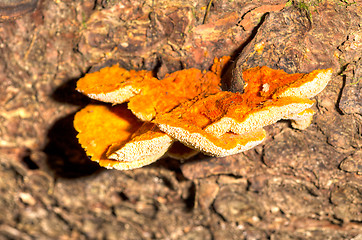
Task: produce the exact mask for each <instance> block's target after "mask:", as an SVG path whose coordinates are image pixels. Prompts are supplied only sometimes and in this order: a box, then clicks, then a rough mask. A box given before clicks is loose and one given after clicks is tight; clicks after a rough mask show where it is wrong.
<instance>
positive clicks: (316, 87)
mask: <svg viewBox="0 0 362 240" xmlns="http://www.w3.org/2000/svg"><path fill="white" fill-rule="evenodd" d="M228 61H229V57H222V58H220V59H215V60H214V65H213V66H212V67H211V70H210V71H200V70H198V69H194V68H192V69H186V70H181V71H177V72H174V73H172V74H169V75H167V76H166V77H165V78H164V79H161V80H158V79H157V78H155V77H153V76H152V73H151V72H149V71H134V70H130V71H127V70H125V69H123V68H120V67H119V66H118V65H115V66H112V67H106V68H103V69H101V70H100V71H98V72H94V73H89V74H87V75H86V76H85V77H83V78H81V79H80V80H79V81H78V83H77V90H78V91H80V92H82V93H84V94H85V95H87V96H88V97H90V98H93V99H96V100H99V101H103V102H108V103H112V104H113V105H114V106H112V107H111V106H104V105H95V104H90V105H88V106H87V107H85V108H84V109H82V110H80V111H79V112H78V113H77V114H76V115H75V119H74V126H75V129H76V130H77V131H78V132H79V134H78V136H77V137H78V139H79V143H80V144H81V145H82V147H83V148H84V149H85V151H86V153H87V155H88V156H90V158H91V160H93V161H97V162H99V164H100V165H101V166H103V167H106V168H115V169H120V170H124V169H133V168H138V167H142V166H145V165H148V164H150V163H152V162H154V161H156V160H158V159H159V158H161V157H162V156H170V157H174V158H178V159H187V158H188V157H191V156H193V155H195V154H196V153H197V152H199V151H201V152H203V153H205V154H208V155H212V156H227V155H231V154H236V153H240V152H243V151H246V150H248V149H251V148H253V147H254V146H256V145H258V144H260V143H261V142H262V141H263V140H264V139H265V137H266V132H265V130H264V129H263V127H264V126H267V125H270V124H273V123H275V122H277V121H278V120H280V119H290V120H291V121H292V126H293V127H295V128H298V129H305V128H307V127H308V126H309V124H310V123H311V121H312V117H313V114H314V113H315V112H314V111H313V110H312V109H311V107H312V106H313V104H314V101H313V100H310V98H312V97H314V96H315V95H317V94H318V93H319V92H321V91H322V90H323V89H324V88H325V86H326V85H327V84H328V82H329V81H330V79H331V76H332V70H331V69H325V70H315V71H313V72H311V73H308V74H303V73H296V74H287V73H285V72H284V71H282V70H274V69H271V68H268V67H265V66H264V67H255V68H251V69H248V70H245V71H244V72H243V79H244V81H245V88H244V92H243V93H239V92H237V93H233V92H229V91H222V90H221V88H220V85H221V83H220V82H221V72H222V69H223V67H224V66H225V65H226V63H227V62H228ZM125 102H128V104H127V106H126V105H125V104H124V103H125ZM127 108H128V109H127Z"/></svg>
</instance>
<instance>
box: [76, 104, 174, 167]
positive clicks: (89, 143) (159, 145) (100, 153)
mask: <svg viewBox="0 0 362 240" xmlns="http://www.w3.org/2000/svg"><path fill="white" fill-rule="evenodd" d="M151 125H152V126H151ZM74 127H75V129H76V130H77V131H78V132H79V134H78V136H77V137H78V140H79V143H80V144H81V146H82V147H83V148H84V149H85V151H86V153H87V155H88V156H90V158H91V160H93V161H96V162H98V163H99V165H100V166H102V167H106V168H115V169H119V170H126V169H133V168H139V167H142V166H144V165H148V164H150V163H152V162H154V161H156V160H157V159H159V158H160V157H161V156H162V155H164V154H165V152H166V151H167V149H168V147H169V146H170V145H171V143H172V142H173V140H172V139H171V138H170V137H169V136H168V135H166V134H165V133H162V132H161V131H159V130H158V128H157V127H156V126H155V125H154V124H152V123H149V124H148V125H147V124H143V125H142V122H140V121H139V120H138V119H137V118H136V117H135V116H134V115H133V114H132V113H131V112H130V111H129V110H128V109H127V108H126V107H125V106H124V105H118V106H114V107H109V106H104V105H88V106H87V107H85V108H84V109H82V110H81V111H79V112H78V113H77V114H76V115H75V118H74ZM146 129H147V130H146ZM135 135H136V136H135ZM119 149H120V150H122V151H120V152H117V151H118V150H119ZM122 153H126V155H125V156H123V158H122V157H121V156H119V155H122ZM132 157H133V158H132Z"/></svg>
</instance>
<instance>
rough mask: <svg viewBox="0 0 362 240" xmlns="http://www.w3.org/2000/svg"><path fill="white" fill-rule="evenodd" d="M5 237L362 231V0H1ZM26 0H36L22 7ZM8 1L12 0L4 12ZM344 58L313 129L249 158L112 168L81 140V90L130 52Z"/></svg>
mask: <svg viewBox="0 0 362 240" xmlns="http://www.w3.org/2000/svg"><path fill="white" fill-rule="evenodd" d="M0 2H1V3H0V6H1V7H2V8H3V9H2V10H1V11H0V15H1V17H0V20H1V22H0V92H1V94H0V122H1V124H0V239H1V240H2V239H206V240H207V239H215V240H217V239H220V240H222V239H355V240H357V239H362V234H361V232H362V180H361V174H362V168H361V166H362V150H361V144H362V137H361V132H362V117H361V115H362V93H361V91H362V90H361V89H362V80H361V79H362V58H361V56H362V30H361V29H362V14H361V13H362V7H361V5H362V4H361V2H359V1H346V0H344V1H337V0H329V1H305V2H303V1H282V0H273V1H242V0H236V1H221V0H214V1H212V4H211V7H210V11H209V12H208V14H207V18H206V19H204V16H205V13H206V11H207V5H208V4H209V1H202V0H201V1H181V0H176V1H169V0H152V1H151V0H146V1H138V0H137V1H131V0H129V1H117V0H114V1H94V0H83V1H56V0H54V1H52V0H40V1H38V2H37V5H36V8H35V9H34V6H35V5H34V4H35V3H36V1H34V0H28V1H26V0H23V1H22V0H19V1H15V2H16V4H15V5H14V6H12V5H11V3H10V2H11V1H6V0H3V1H0ZM23 3H24V4H25V5H24V4H23ZM4 7H7V8H4ZM223 55H231V56H232V58H233V64H232V65H231V66H230V71H228V72H227V73H228V74H226V76H228V77H229V78H228V79H227V78H225V83H224V85H225V86H224V87H225V88H226V89H228V90H233V91H237V90H238V89H240V86H242V78H241V72H242V70H243V69H246V68H249V67H254V66H262V65H267V66H269V67H273V68H281V69H284V70H285V71H287V72H289V73H294V72H309V71H312V70H314V69H318V68H333V71H334V75H333V79H332V81H331V82H330V84H329V85H328V86H327V88H326V89H325V90H324V91H323V92H322V93H321V94H319V95H318V96H317V97H316V100H317V103H316V106H315V110H316V111H317V114H316V116H315V118H314V120H313V123H312V125H311V126H310V127H309V128H308V129H306V130H304V131H299V130H294V129H292V128H290V126H289V123H288V122H285V121H281V122H278V123H277V124H274V125H272V126H269V127H268V128H267V132H268V138H267V140H266V141H265V142H264V143H263V144H262V145H260V146H258V147H256V148H255V149H252V150H250V151H247V152H245V153H243V154H238V155H234V156H229V157H224V158H212V157H207V156H204V155H202V154H199V155H197V156H195V157H193V158H192V159H191V160H188V161H183V162H179V161H176V160H172V159H169V158H165V159H162V160H160V161H158V162H156V163H155V164H152V165H151V166H148V167H144V168H142V169H137V170H134V171H124V172H122V171H115V170H105V169H101V168H99V167H98V166H97V164H94V163H92V162H90V161H89V160H88V158H87V157H86V156H85V154H84V151H83V149H81V147H80V146H79V144H78V143H77V140H76V132H75V130H74V129H73V126H72V121H73V117H74V113H75V112H76V111H77V110H78V109H80V108H81V107H82V106H85V104H87V103H88V102H89V101H90V100H89V99H87V98H86V97H84V96H82V95H81V94H80V93H77V92H76V91H75V83H76V80H77V79H78V78H79V77H81V76H83V75H84V74H85V73H86V72H88V71H94V70H98V69H100V68H101V67H104V66H110V65H112V64H114V63H119V64H120V66H122V67H125V68H127V69H147V70H153V71H154V72H155V74H157V76H159V77H162V76H164V75H165V74H167V73H170V72H173V71H175V70H179V69H183V68H189V67H196V68H199V69H207V68H208V67H210V65H211V63H212V60H213V58H214V57H220V56H223Z"/></svg>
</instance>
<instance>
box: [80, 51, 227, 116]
mask: <svg viewBox="0 0 362 240" xmlns="http://www.w3.org/2000/svg"><path fill="white" fill-rule="evenodd" d="M228 60H229V57H223V58H221V59H220V60H219V59H215V62H214V65H213V67H212V71H207V72H206V71H204V72H202V71H200V70H198V69H195V68H191V69H187V70H181V71H177V72H174V73H172V74H169V75H167V76H166V77H165V78H164V79H162V80H158V79H156V78H154V77H152V74H151V72H147V71H139V72H136V71H133V70H131V71H127V70H125V69H123V68H120V67H118V66H117V65H115V66H113V67H108V68H104V69H102V70H101V71H99V72H95V73H90V74H87V75H86V76H85V77H83V78H82V79H80V80H79V81H78V84H77V90H78V91H80V92H82V93H84V94H86V95H88V96H89V97H91V98H94V99H97V100H101V101H104V102H111V103H123V102H126V101H129V104H128V108H129V109H130V110H131V111H132V112H133V113H134V114H135V115H136V116H137V117H138V118H140V119H141V120H143V121H151V120H152V119H153V118H154V117H155V116H156V115H157V114H162V113H165V112H168V111H170V110H171V109H173V108H175V107H176V106H178V105H179V104H181V103H183V102H185V101H188V100H190V99H193V98H194V97H196V96H199V95H205V94H214V93H216V92H219V91H221V89H220V81H221V70H222V67H223V66H224V65H225V64H226V63H227V61H228Z"/></svg>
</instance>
